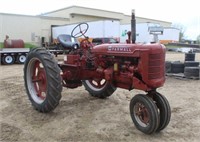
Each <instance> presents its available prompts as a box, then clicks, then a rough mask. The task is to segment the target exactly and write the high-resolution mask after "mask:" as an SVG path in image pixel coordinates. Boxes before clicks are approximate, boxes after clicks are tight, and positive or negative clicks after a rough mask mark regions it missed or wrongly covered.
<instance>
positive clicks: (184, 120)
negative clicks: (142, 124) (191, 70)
mask: <svg viewBox="0 0 200 142" xmlns="http://www.w3.org/2000/svg"><path fill="white" fill-rule="evenodd" d="M166 59H167V60H169V61H176V60H180V61H184V54H183V53H167V55H166ZM196 60H197V61H200V54H196ZM0 73H1V75H0V105H1V107H0V124H1V129H0V141H8V142H12V141H19V142H27V141H30V142H31V141H34V142H37V141H38V142H39V141H41V142H54V141H59V142H63V141H83V142H86V141H87V142H97V141H109V142H110V141H112V142H117V141H122V142H124V141H135V142H148V141H152V142H160V141H170V142H171V141H177V142H182V141H185V142H188V141H190V142H194V141H199V140H200V109H199V108H200V95H199V92H200V80H189V79H176V78H174V77H166V83H165V85H164V86H163V87H162V88H159V89H158V91H159V92H160V93H162V94H163V95H165V96H166V98H167V99H168V101H169V103H170V105H171V111H172V116H171V121H170V123H169V125H168V126H167V127H166V128H165V129H164V130H163V131H162V132H160V133H155V134H153V135H145V134H143V133H141V132H140V131H138V130H137V129H136V128H135V126H134V124H133V123H132V120H131V117H130V114H129V102H130V100H131V98H132V97H133V96H134V95H136V94H138V93H143V92H140V91H138V90H132V91H130V92H129V91H126V90H123V89H117V90H116V91H115V93H114V94H113V95H112V96H111V97H109V98H108V99H105V100H102V99H96V98H93V97H91V96H89V94H88V92H87V91H86V90H85V89H84V87H79V88H77V89H66V88H64V89H63V92H62V99H61V101H60V104H59V106H58V107H57V108H56V109H55V110H54V111H53V112H51V113H48V114H42V113H39V112H37V111H35V110H34V109H33V108H32V106H31V103H30V101H29V100H28V97H27V95H26V92H25V87H24V80H23V65H10V66H0Z"/></svg>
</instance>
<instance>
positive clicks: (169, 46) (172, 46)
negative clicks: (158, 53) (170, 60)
mask: <svg viewBox="0 0 200 142" xmlns="http://www.w3.org/2000/svg"><path fill="white" fill-rule="evenodd" d="M165 47H166V48H180V46H175V45H165Z"/></svg>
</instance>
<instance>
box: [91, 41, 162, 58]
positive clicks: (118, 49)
mask: <svg viewBox="0 0 200 142" xmlns="http://www.w3.org/2000/svg"><path fill="white" fill-rule="evenodd" d="M143 51H148V52H149V53H150V54H159V53H163V52H165V47H164V45H161V44H101V45H97V46H94V47H93V48H92V50H91V52H92V53H94V54H101V55H111V56H129V57H130V56H134V57H137V56H139V55H138V54H139V53H140V52H143Z"/></svg>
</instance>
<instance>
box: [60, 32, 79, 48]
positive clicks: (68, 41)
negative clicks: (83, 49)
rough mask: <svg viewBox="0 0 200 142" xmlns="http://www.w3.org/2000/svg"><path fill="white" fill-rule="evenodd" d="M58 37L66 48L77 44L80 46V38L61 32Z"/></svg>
mask: <svg viewBox="0 0 200 142" xmlns="http://www.w3.org/2000/svg"><path fill="white" fill-rule="evenodd" d="M57 39H58V41H59V42H60V44H61V45H62V46H63V47H64V48H68V49H71V48H74V46H75V45H77V46H78V47H79V42H78V40H77V39H76V38H74V37H72V36H70V35H67V34H61V35H59V36H58V38H57Z"/></svg>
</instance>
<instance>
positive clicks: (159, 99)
mask: <svg viewBox="0 0 200 142" xmlns="http://www.w3.org/2000/svg"><path fill="white" fill-rule="evenodd" d="M153 100H154V101H155V103H156V106H157V107H158V109H159V115H160V125H159V126H158V128H157V130H156V131H157V132H159V131H161V130H163V129H164V128H165V127H166V126H167V125H168V124H169V121H170V118H171V108H170V105H169V102H168V101H167V99H166V98H165V97H164V96H163V95H161V94H159V93H155V94H153Z"/></svg>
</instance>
